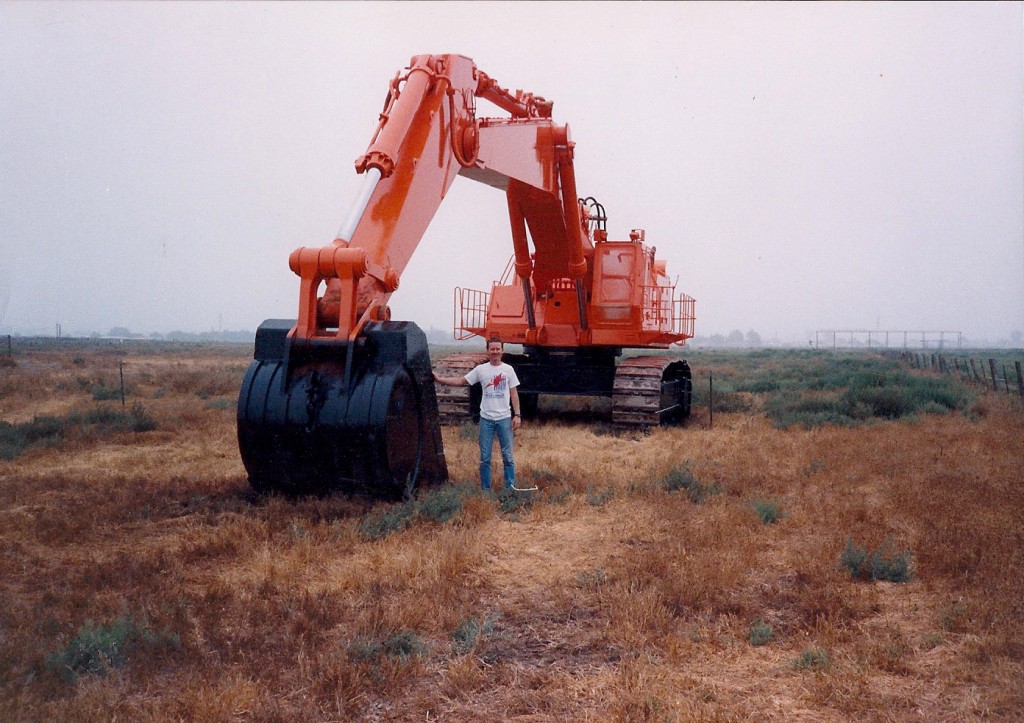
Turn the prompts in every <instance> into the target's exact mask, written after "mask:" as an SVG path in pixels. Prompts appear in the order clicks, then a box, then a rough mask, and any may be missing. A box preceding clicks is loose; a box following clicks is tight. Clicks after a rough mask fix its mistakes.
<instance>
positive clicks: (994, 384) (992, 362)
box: [988, 357, 999, 392]
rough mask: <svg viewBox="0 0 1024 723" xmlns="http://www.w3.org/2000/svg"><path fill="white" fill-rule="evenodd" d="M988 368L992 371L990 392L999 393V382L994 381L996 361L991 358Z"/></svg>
mask: <svg viewBox="0 0 1024 723" xmlns="http://www.w3.org/2000/svg"><path fill="white" fill-rule="evenodd" d="M988 368H989V369H990V370H991V371H992V391H993V392H998V391H999V382H998V380H996V360H995V359H992V358H991V357H990V358H989V360H988Z"/></svg>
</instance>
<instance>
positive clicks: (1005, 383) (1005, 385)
mask: <svg viewBox="0 0 1024 723" xmlns="http://www.w3.org/2000/svg"><path fill="white" fill-rule="evenodd" d="M1003 388H1004V389H1006V393H1007V394H1009V393H1010V375H1009V374H1007V373H1006V365H1005V364H1003Z"/></svg>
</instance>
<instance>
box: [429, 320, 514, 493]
mask: <svg viewBox="0 0 1024 723" xmlns="http://www.w3.org/2000/svg"><path fill="white" fill-rule="evenodd" d="M501 352H502V343H501V340H500V339H496V338H491V339H489V340H488V341H487V358H488V361H487V362H486V363H484V364H480V365H479V366H477V367H474V368H473V369H472V370H470V372H469V373H468V374H466V376H464V377H439V376H438V375H437V373H435V374H434V380H435V381H437V382H438V383H439V384H446V385H448V386H450V387H465V386H469V385H470V384H479V385H480V387H481V389H482V390H483V396H482V398H481V400H480V485H481V486H482V487H483V488H484V490H490V489H491V452H492V450H493V448H494V437H495V436H497V437H498V445H499V446H500V447H501V461H502V464H503V465H504V471H505V489H516V463H515V459H514V458H513V456H512V432H513V430H518V429H519V426H520V424H521V423H522V422H521V420H522V417H520V416H519V410H520V407H519V392H518V391H517V390H516V387H518V386H519V378H518V377H517V376H516V371H515V369H513V368H512V367H511V366H509V365H508V364H505V363H504V362H503V361H502V360H501Z"/></svg>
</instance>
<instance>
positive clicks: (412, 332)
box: [238, 320, 448, 499]
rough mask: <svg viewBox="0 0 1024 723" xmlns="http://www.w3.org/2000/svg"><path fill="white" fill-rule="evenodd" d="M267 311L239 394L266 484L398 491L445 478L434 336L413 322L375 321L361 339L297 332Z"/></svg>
mask: <svg viewBox="0 0 1024 723" xmlns="http://www.w3.org/2000/svg"><path fill="white" fill-rule="evenodd" d="M293 325H294V322H293V321H285V320H269V321H266V322H264V323H263V324H262V325H261V326H260V328H259V331H258V332H257V334H256V352H255V355H254V357H255V361H254V362H253V363H252V364H251V365H250V367H249V370H248V371H247V372H246V375H245V379H244V380H243V382H242V388H241V391H240V393H239V397H238V446H239V449H240V451H241V455H242V462H243V463H244V465H245V469H246V471H247V472H248V474H249V482H250V484H251V485H252V487H253V488H254V489H255V490H257V491H259V492H281V493H285V494H310V493H314V494H319V493H327V492H335V491H339V492H346V493H356V494H363V495H368V496H370V497H375V498H384V499H400V498H402V497H407V496H409V495H410V494H411V492H412V490H413V489H414V488H415V487H416V486H419V485H423V484H430V483H439V482H444V481H445V480H447V479H448V468H447V465H446V463H445V458H444V448H443V445H442V441H441V429H440V426H439V424H438V415H437V399H436V397H435V395H434V384H433V380H432V378H431V374H430V357H429V354H428V352H427V340H426V336H425V335H424V334H423V332H422V331H421V330H420V329H419V327H417V326H416V325H415V324H411V323H409V322H371V323H369V324H367V325H366V327H365V328H364V330H363V333H362V334H361V335H360V337H359V338H358V339H356V340H355V341H354V342H352V343H349V344H346V343H345V342H336V341H322V340H314V341H311V342H305V343H302V344H300V343H299V342H294V343H293V341H292V340H291V339H289V337H288V332H289V331H290V329H291V328H292V326H293Z"/></svg>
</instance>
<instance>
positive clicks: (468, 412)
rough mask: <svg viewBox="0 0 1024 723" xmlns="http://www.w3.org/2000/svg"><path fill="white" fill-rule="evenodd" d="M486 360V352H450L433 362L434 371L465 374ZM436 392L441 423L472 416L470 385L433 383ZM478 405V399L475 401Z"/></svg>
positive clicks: (446, 373)
mask: <svg viewBox="0 0 1024 723" xmlns="http://www.w3.org/2000/svg"><path fill="white" fill-rule="evenodd" d="M486 361H487V355H486V354H480V353H476V354H451V355H449V356H446V357H444V358H443V359H440V360H438V362H437V363H436V364H434V371H435V372H436V373H437V374H438V376H442V377H462V376H465V375H466V374H468V373H469V372H470V370H472V369H473V367H475V366H477V365H478V364H483V363H484V362H486ZM434 390H435V392H436V393H437V408H438V416H439V418H440V421H441V424H446V425H447V424H462V423H463V422H466V421H468V420H470V419H471V418H472V416H473V399H472V396H471V394H470V392H471V390H472V387H449V386H446V385H444V384H436V383H435V384H434ZM477 405H478V407H479V401H477Z"/></svg>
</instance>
